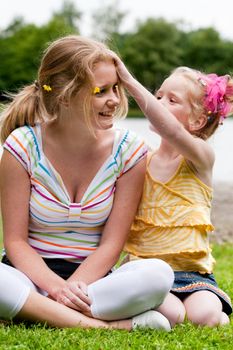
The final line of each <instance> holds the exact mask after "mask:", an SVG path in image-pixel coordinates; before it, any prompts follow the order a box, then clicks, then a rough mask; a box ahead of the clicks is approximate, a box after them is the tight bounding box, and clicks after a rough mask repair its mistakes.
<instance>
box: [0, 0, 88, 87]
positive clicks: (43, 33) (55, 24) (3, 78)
mask: <svg viewBox="0 0 233 350" xmlns="http://www.w3.org/2000/svg"><path fill="white" fill-rule="evenodd" d="M80 18H81V13H80V12H79V11H77V10H75V8H74V7H73V5H72V3H71V2H70V1H65V2H64V4H63V6H62V8H61V10H60V11H59V12H56V13H54V14H53V15H52V17H51V19H50V20H49V22H48V23H46V24H45V25H42V26H41V27H38V26H36V25H34V24H25V23H24V21H23V19H22V18H16V19H15V20H14V21H13V22H12V23H11V24H10V25H9V26H8V27H7V28H6V29H5V30H4V31H1V33H0V62H1V65H0V91H14V90H16V89H17V88H19V87H20V86H22V85H24V84H28V83H30V82H31V81H33V80H34V79H35V78H36V73H37V69H38V65H39V62H40V57H41V55H42V52H43V50H44V49H45V46H47V43H48V42H50V41H53V40H54V39H56V38H58V37H61V36H64V35H67V34H71V33H79V29H78V26H77V24H78V23H77V22H78V20H80Z"/></svg>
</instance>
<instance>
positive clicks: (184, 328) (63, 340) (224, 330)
mask: <svg viewBox="0 0 233 350" xmlns="http://www.w3.org/2000/svg"><path fill="white" fill-rule="evenodd" d="M0 236H1V235H0ZM213 254H214V256H215V258H216V260H217V265H216V269H215V276H216V278H217V280H218V282H219V285H220V287H221V288H223V289H224V290H225V291H226V292H227V293H228V294H229V295H230V296H231V298H233V278H232V276H233V264H232V255H233V245H232V244H231V245H227V244H224V245H214V246H213ZM232 344H233V319H232V318H231V324H230V325H229V326H225V327H219V328H214V329H210V328H207V327H204V328H201V327H196V326H193V325H191V324H190V323H185V324H182V325H179V326H177V327H175V328H174V329H173V330H172V331H171V332H170V333H165V332H161V331H153V330H137V331H134V332H127V331H117V330H114V331H109V330H101V329H89V330H83V329H53V328H49V327H46V326H44V325H30V324H26V323H21V324H17V325H16V324H0V350H27V349H28V350H29V349H32V350H34V349H36V350H42V349H43V350H44V349H49V350H64V349H65V350H74V349H75V350H77V349H80V350H126V349H133V350H180V349H182V350H207V349H208V350H210V349H213V350H214V349H217V350H220V349H221V350H222V349H224V350H231V349H232Z"/></svg>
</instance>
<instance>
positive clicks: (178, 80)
mask: <svg viewBox="0 0 233 350" xmlns="http://www.w3.org/2000/svg"><path fill="white" fill-rule="evenodd" d="M189 84H190V83H189V82H188V81H187V79H186V78H185V77H184V76H182V75H180V74H172V75H171V76H170V77H168V78H167V79H166V80H165V81H164V82H163V84H162V85H161V87H160V89H159V90H158V91H157V92H156V94H155V97H156V98H157V100H159V101H160V102H161V103H162V104H163V105H164V106H165V107H166V108H167V109H168V110H169V111H170V112H171V113H172V114H173V115H174V116H175V117H176V118H177V120H179V121H180V122H181V123H182V124H183V125H184V127H185V128H186V129H189V122H190V119H191V112H192V109H191V104H190V102H189V96H188V91H189V88H190V87H189Z"/></svg>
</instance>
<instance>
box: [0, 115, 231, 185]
mask: <svg viewBox="0 0 233 350" xmlns="http://www.w3.org/2000/svg"><path fill="white" fill-rule="evenodd" d="M117 125H118V126H120V127H124V128H126V129H130V130H133V131H135V132H136V133H137V134H138V135H140V136H141V137H142V138H143V139H144V140H145V141H146V143H147V144H148V145H149V146H150V147H152V148H156V147H158V145H159V143H160V137H159V136H158V135H156V134H155V133H154V132H152V131H151V130H150V129H149V123H148V121H147V120H146V119H137V118H136V119H134V118H129V119H125V120H123V121H120V122H117ZM209 142H210V144H211V145H212V146H213V148H214V151H215V155H216V161H215V166H214V175H213V178H214V182H220V181H221V182H233V119H229V120H226V121H224V125H222V126H220V127H219V128H218V130H217V131H216V132H215V134H214V135H213V136H212V138H211V139H210V140H209ZM1 151H2V150H1V147H0V155H1ZM231 152H232V153H231Z"/></svg>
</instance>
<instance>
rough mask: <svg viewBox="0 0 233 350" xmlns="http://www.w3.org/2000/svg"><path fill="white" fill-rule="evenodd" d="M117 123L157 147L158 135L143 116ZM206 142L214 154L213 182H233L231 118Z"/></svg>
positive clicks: (232, 125) (232, 127) (232, 129)
mask: <svg viewBox="0 0 233 350" xmlns="http://www.w3.org/2000/svg"><path fill="white" fill-rule="evenodd" d="M117 125H119V126H121V127H124V128H128V129H131V130H133V131H135V132H136V133H137V134H138V135H140V136H141V137H142V138H143V139H144V140H145V141H146V143H147V144H148V145H149V146H151V147H152V148H156V147H158V145H159V143H160V137H159V136H158V135H156V134H155V133H154V132H152V131H151V130H150V129H149V123H148V121H147V120H146V119H144V118H142V119H134V118H132V119H131V118H128V119H125V120H123V121H120V122H117ZM208 142H209V143H210V144H211V145H212V146H213V148H214V151H215V155H216V161H215V166H214V173H213V179H214V182H215V183H216V182H219V181H223V182H233V119H228V120H225V121H224V124H223V125H220V126H219V128H218V129H217V131H216V132H215V134H214V135H213V136H212V137H211V138H210V139H209V141H208ZM231 152H232V153H231Z"/></svg>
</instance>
